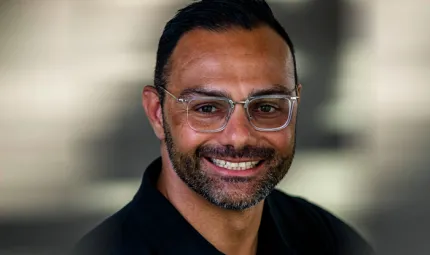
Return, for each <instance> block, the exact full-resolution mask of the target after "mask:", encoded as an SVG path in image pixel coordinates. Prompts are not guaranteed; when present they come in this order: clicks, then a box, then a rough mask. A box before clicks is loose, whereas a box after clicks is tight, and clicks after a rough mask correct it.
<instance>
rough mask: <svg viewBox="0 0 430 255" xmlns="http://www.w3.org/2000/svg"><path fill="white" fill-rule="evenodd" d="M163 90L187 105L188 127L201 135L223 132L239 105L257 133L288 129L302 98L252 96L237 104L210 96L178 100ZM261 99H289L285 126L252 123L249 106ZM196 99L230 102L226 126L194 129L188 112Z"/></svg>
mask: <svg viewBox="0 0 430 255" xmlns="http://www.w3.org/2000/svg"><path fill="white" fill-rule="evenodd" d="M161 88H162V89H163V90H164V91H165V92H166V93H167V94H168V95H170V96H171V97H172V98H173V99H175V100H176V101H177V102H178V103H183V104H186V108H187V124H188V126H189V127H190V128H191V129H192V130H194V131H196V132H201V133H216V132H221V131H223V130H224V129H225V128H226V127H227V124H228V121H229V120H230V117H231V115H232V113H233V112H234V109H235V107H236V105H238V104H241V105H243V108H244V109H245V112H246V117H247V119H248V121H249V123H250V124H251V126H252V127H253V128H254V129H255V130H257V131H263V132H275V131H279V130H281V129H284V128H286V127H287V126H288V125H289V124H290V122H291V118H292V115H293V109H294V106H295V104H296V101H297V99H299V98H300V97H298V96H289V95H262V96H251V97H249V98H247V99H246V100H245V101H237V102H236V101H233V100H232V99H230V98H228V97H210V96H202V97H200V96H196V97H190V98H178V97H176V96H175V95H173V94H172V93H171V92H170V91H168V90H167V89H165V88H163V87H161ZM261 98H271V99H276V98H278V99H282V98H283V99H287V100H288V101H289V104H290V109H289V112H288V119H287V121H286V122H285V123H284V125H282V126H280V127H277V128H260V127H257V126H255V125H254V124H253V123H252V121H251V119H252V117H251V115H250V113H249V110H248V105H249V104H250V103H251V102H252V101H254V100H257V99H261ZM196 99H199V100H225V101H226V102H228V103H229V104H230V108H229V112H228V114H227V117H226V118H225V123H224V125H223V126H221V127H220V128H217V129H214V130H198V129H196V128H194V127H193V126H192V125H191V124H190V122H189V117H188V113H189V110H188V106H189V103H190V102H191V101H193V100H196Z"/></svg>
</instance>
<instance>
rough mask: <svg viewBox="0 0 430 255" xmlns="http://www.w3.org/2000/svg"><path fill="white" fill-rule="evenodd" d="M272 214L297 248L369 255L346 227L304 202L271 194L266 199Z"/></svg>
mask: <svg viewBox="0 0 430 255" xmlns="http://www.w3.org/2000/svg"><path fill="white" fill-rule="evenodd" d="M268 203H269V206H270V208H271V211H272V214H273V216H274V218H275V220H276V221H277V224H279V225H281V226H282V227H283V228H284V229H285V231H289V232H292V233H291V239H292V241H293V242H294V243H295V244H296V245H297V246H301V245H309V243H313V244H314V245H315V246H318V247H321V248H324V249H325V250H327V251H330V253H332V254H360V255H361V254H373V251H372V248H371V247H370V245H369V244H368V243H367V242H366V240H365V239H364V238H363V237H362V236H361V235H360V234H359V233H358V232H357V231H355V230H354V229H353V228H352V227H350V226H349V225H348V224H347V223H345V222H344V221H342V220H341V219H339V218H338V217H336V216H335V215H333V214H332V213H330V212H328V211H327V210H325V209H323V208H321V207H320V206H318V205H316V204H314V203H311V202H309V201H307V200H306V199H303V198H300V197H295V196H291V195H287V194H285V193H283V192H282V191H279V190H275V191H273V192H272V194H271V195H270V196H269V197H268Z"/></svg>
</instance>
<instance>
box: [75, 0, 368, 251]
mask: <svg viewBox="0 0 430 255" xmlns="http://www.w3.org/2000/svg"><path fill="white" fill-rule="evenodd" d="M154 80H155V81H154V83H155V87H152V86H146V87H145V88H144V90H143V107H144V109H145V112H146V114H147V116H148V119H149V121H150V123H151V125H152V127H153V129H154V132H155V135H156V136H157V137H158V138H159V140H160V141H161V158H160V159H157V160H155V161H154V162H153V163H152V164H151V165H150V166H149V167H148V168H147V169H146V171H145V173H144V177H143V181H142V185H141V187H140V189H139V191H138V192H137V194H136V196H135V197H134V198H133V200H132V201H131V202H130V203H129V204H128V205H126V206H125V207H124V208H123V209H121V210H120V211H119V212H117V213H116V214H114V215H113V216H111V217H110V218H109V219H107V220H106V221H105V222H103V223H102V224H101V225H100V226H98V227H97V228H96V229H94V230H93V231H92V232H90V233H89V234H87V236H85V237H84V238H83V239H82V240H81V242H80V243H79V245H78V247H77V250H76V251H77V253H78V254H175V255H176V254H187V255H188V254H205V255H206V254H234V255H236V254H237V255H242V254H244V255H245V254H246V255H250V254H369V253H370V252H371V248H370V247H369V246H368V244H367V243H366V242H365V241H364V240H363V239H362V238H361V237H360V236H359V235H358V234H357V233H356V232H355V231H353V230H352V229H351V228H350V227H349V226H347V225H346V224H345V223H343V222H342V221H340V220H339V219H337V218H336V217H334V216H333V215H331V214H330V213H328V212H326V211H324V210H323V209H321V208H319V207H317V206H316V205H313V204H311V203H309V202H307V201H306V200H303V199H301V198H297V197H292V196H288V195H286V194H284V193H282V192H280V191H277V190H274V188H275V186H276V185H277V184H278V183H279V182H280V181H281V180H282V178H283V177H284V176H285V174H286V173H287V172H288V169H289V168H290V166H291V163H292V160H293V156H294V148H295V131H296V129H295V128H296V119H297V109H298V107H299V104H300V92H301V89H302V86H301V85H300V84H299V83H298V79H297V72H296V65H295V56H294V50H293V44H292V42H291V40H290V39H289V37H288V35H287V33H286V32H285V31H284V29H283V28H282V27H281V25H280V24H279V23H278V22H277V20H276V19H275V18H274V17H273V14H272V12H271V10H270V8H269V6H268V5H267V4H266V3H265V2H264V1H263V0H260V1H258V0H212V1H210V0H204V1H200V2H194V3H192V4H190V5H189V6H187V7H185V8H184V9H182V10H180V11H179V12H178V14H177V15H176V16H175V17H174V18H173V19H172V20H170V21H169V22H168V23H167V25H166V27H165V29H164V32H163V35H162V36H161V39H160V42H159V46H158V52H157V63H156V68H155V79H154Z"/></svg>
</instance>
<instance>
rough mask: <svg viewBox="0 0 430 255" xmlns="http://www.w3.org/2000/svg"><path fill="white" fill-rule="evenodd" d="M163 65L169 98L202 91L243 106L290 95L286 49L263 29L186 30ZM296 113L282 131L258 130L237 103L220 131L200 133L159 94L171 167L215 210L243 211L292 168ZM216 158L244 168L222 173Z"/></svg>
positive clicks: (290, 69)
mask: <svg viewBox="0 0 430 255" xmlns="http://www.w3.org/2000/svg"><path fill="white" fill-rule="evenodd" d="M170 67H171V69H170V76H169V79H168V87H167V89H168V90H169V91H170V92H172V93H173V94H174V95H176V96H180V95H182V94H183V92H184V91H185V90H189V89H194V88H202V89H205V90H210V91H212V92H216V93H219V94H225V95H228V96H229V97H230V98H231V99H232V100H234V101H243V100H245V99H246V98H248V97H249V96H252V95H254V94H255V93H258V92H259V91H261V90H267V89H276V88H278V89H279V87H281V90H282V88H284V89H285V91H294V71H293V64H292V56H291V54H290V52H289V49H288V46H287V45H286V43H285V42H284V41H283V40H282V38H281V37H280V36H279V35H277V34H276V33H275V32H274V31H273V30H271V29H270V28H268V27H264V26H263V27H260V28H256V29H253V30H251V31H248V30H242V29H239V28H238V29H230V30H227V31H224V32H211V31H208V30H203V29H196V30H193V31H191V32H189V33H187V34H185V35H184V36H183V38H182V39H181V40H180V41H179V42H178V45H177V46H176V48H175V50H174V52H173V54H172V56H171V66H170ZM279 85H281V86H279ZM292 95H295V93H294V92H293V93H292ZM193 96H199V94H193ZM202 96H204V95H202ZM296 109H297V105H296V107H295V109H294V112H293V113H294V114H293V117H292V120H291V122H290V124H289V125H288V126H287V127H286V128H285V129H282V130H279V131H275V132H263V131H257V130H255V129H254V128H253V127H252V126H251V124H250V123H249V120H248V119H247V116H246V112H245V109H244V108H243V105H236V107H235V109H234V111H233V113H232V114H231V117H230V119H229V121H228V124H227V126H226V127H225V129H224V130H222V131H220V132H215V133H202V132H197V131H195V130H193V129H192V128H191V127H190V126H189V125H188V123H187V111H186V107H184V105H182V104H180V103H178V102H177V101H175V100H174V99H173V98H171V97H169V96H168V95H167V94H166V97H165V103H164V109H163V123H164V134H165V141H164V142H165V145H166V146H165V147H166V148H167V151H168V155H169V157H170V160H171V163H172V166H173V168H174V170H175V172H176V174H177V175H178V176H179V177H180V179H181V180H182V181H183V182H184V183H186V184H187V185H188V186H189V187H190V188H191V189H193V190H194V191H195V192H197V193H198V194H200V195H202V196H203V197H205V198H206V199H207V200H208V201H210V202H211V203H213V204H215V205H217V206H220V207H222V208H226V209H232V210H243V209H246V208H249V207H251V206H253V205H256V204H257V203H258V202H260V201H261V200H263V199H264V198H265V197H266V196H267V195H269V193H270V192H271V191H272V190H273V189H274V187H275V186H276V185H277V184H278V183H279V182H280V181H281V180H282V178H283V177H284V176H285V174H286V173H287V171H288V169H289V167H290V165H291V162H292V159H293V157H294V148H295V123H296V121H295V119H296V112H297V111H296ZM219 160H223V161H225V162H230V163H239V162H242V163H243V162H248V163H245V165H246V166H247V167H250V169H247V170H243V168H242V169H241V170H238V169H236V170H232V169H228V168H227V167H222V166H220V165H219V164H218V165H217V164H216V162H218V163H219V162H220V161H219ZM257 162H258V163H257ZM256 163H257V164H256ZM232 165H234V164H229V166H232ZM242 166H243V164H242ZM230 168H231V167H230Z"/></svg>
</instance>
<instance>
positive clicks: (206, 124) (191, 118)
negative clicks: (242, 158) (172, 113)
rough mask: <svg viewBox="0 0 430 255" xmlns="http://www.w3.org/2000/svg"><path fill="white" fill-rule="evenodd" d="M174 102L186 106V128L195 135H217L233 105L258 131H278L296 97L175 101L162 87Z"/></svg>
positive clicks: (286, 122) (272, 96)
mask: <svg viewBox="0 0 430 255" xmlns="http://www.w3.org/2000/svg"><path fill="white" fill-rule="evenodd" d="M162 89H163V90H164V91H165V92H166V93H167V94H169V95H170V96H171V97H172V98H174V99H175V100H176V101H177V102H179V103H183V104H185V105H186V107H187V122H188V125H189V126H190V127H191V129H193V130H194V131H197V132H206V133H213V132H220V131H222V130H224V129H225V127H226V126H227V123H228V120H229V119H230V117H231V114H232V113H233V111H234V108H235V106H236V105H237V104H242V105H243V107H244V108H245V110H246V115H247V118H248V121H249V122H250V123H251V125H252V126H253V127H254V128H255V129H256V130H258V131H278V130H281V129H284V128H285V127H287V126H288V124H289V123H290V121H291V118H292V115H293V109H294V105H295V103H296V101H297V99H298V98H299V97H297V96H288V95H266V96H255V97H249V98H248V99H246V100H245V101H239V102H235V101H233V100H231V99H229V98H225V97H210V96H191V97H187V98H177V97H176V96H174V95H173V94H172V93H170V92H169V91H168V90H167V89H165V88H162Z"/></svg>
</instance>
